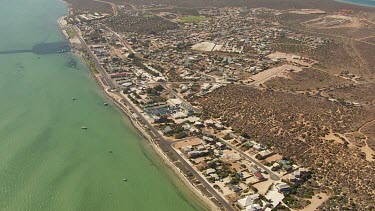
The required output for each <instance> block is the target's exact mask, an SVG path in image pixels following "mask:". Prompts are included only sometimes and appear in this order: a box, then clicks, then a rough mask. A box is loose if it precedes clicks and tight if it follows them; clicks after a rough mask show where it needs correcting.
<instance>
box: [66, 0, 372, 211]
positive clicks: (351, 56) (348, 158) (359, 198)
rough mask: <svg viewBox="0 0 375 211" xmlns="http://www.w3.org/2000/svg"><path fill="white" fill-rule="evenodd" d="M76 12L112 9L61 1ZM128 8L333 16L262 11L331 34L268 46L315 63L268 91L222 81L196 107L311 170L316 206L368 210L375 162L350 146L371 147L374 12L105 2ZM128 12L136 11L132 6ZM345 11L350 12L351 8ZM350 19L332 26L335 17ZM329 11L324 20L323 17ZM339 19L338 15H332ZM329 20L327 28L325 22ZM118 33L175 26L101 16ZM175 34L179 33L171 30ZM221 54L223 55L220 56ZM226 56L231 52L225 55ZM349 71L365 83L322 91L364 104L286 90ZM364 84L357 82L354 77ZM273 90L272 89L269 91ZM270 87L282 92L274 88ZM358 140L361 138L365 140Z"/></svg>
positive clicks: (323, 0) (337, 80)
mask: <svg viewBox="0 0 375 211" xmlns="http://www.w3.org/2000/svg"><path fill="white" fill-rule="evenodd" d="M67 1H68V2H69V3H71V5H72V6H73V8H74V9H75V10H81V11H85V10H89V11H95V12H104V13H109V14H110V13H111V11H112V10H111V7H110V5H109V4H105V3H100V2H95V1H94V0H67ZM107 1H109V2H114V3H119V4H122V5H125V6H127V7H129V6H130V5H129V4H128V3H130V4H133V5H135V6H136V8H138V9H141V8H143V7H142V6H141V5H143V4H146V5H150V4H152V3H153V4H162V5H159V6H158V8H154V9H150V10H148V9H146V10H147V11H149V12H151V11H152V12H154V13H158V12H160V11H167V12H173V13H176V14H184V15H198V12H197V11H198V10H197V8H199V7H206V8H207V7H212V6H215V7H226V6H247V7H249V8H258V7H268V8H273V9H291V8H295V9H305V8H315V9H322V10H325V11H327V12H328V13H331V14H319V15H318V14H309V15H306V14H304V15H301V14H294V13H293V14H292V13H283V14H281V15H275V13H269V14H267V13H264V14H260V15H259V16H258V17H257V18H264V19H265V20H269V21H274V22H278V23H280V25H279V26H280V28H284V29H288V30H290V31H292V32H294V33H296V34H303V35H311V36H319V37H323V38H329V39H330V42H329V43H327V44H324V45H323V46H320V47H317V48H315V49H314V48H310V47H309V46H306V45H305V44H302V43H303V42H298V41H296V40H287V39H280V42H279V43H275V44H273V46H272V48H273V50H276V51H281V52H288V53H292V54H297V55H300V56H303V57H308V58H310V59H313V60H317V61H318V63H317V64H315V65H314V66H313V67H311V68H308V69H304V70H303V71H301V72H298V73H289V74H288V77H287V78H281V77H277V78H273V79H271V80H269V81H267V82H266V83H265V84H264V85H265V86H266V87H267V88H268V90H259V89H255V88H251V87H247V86H242V85H228V86H227V87H224V88H220V89H218V90H216V91H214V92H213V93H211V94H209V95H207V96H206V97H203V98H200V99H199V100H198V102H197V103H198V104H200V105H201V106H202V107H203V116H205V117H214V118H221V120H222V121H223V122H224V123H226V124H227V125H230V126H232V127H233V128H234V129H235V130H236V131H238V132H247V133H249V134H252V136H253V138H254V140H256V141H259V142H261V143H262V144H264V145H266V146H268V147H270V148H272V149H273V150H274V151H276V152H278V153H280V154H281V155H283V156H285V157H287V158H290V159H293V160H294V161H296V162H297V163H298V164H299V165H302V166H305V167H308V168H310V169H311V170H312V172H313V173H314V175H313V176H314V178H315V179H313V180H312V181H311V183H310V184H309V185H310V186H312V187H315V188H316V190H317V191H319V190H321V189H323V190H326V191H328V192H329V193H330V194H332V197H331V198H330V199H329V200H328V201H327V202H326V203H325V204H323V206H321V207H320V208H321V209H324V210H331V209H338V210H343V209H345V208H350V209H352V210H374V209H375V208H374V202H373V201H374V200H373V199H374V198H375V192H374V189H375V180H374V178H373V175H375V165H374V162H372V163H370V162H369V161H367V160H366V159H365V158H366V156H365V155H364V154H363V152H361V151H360V150H359V149H358V148H356V147H352V144H358V145H361V146H363V145H365V144H367V145H368V146H369V147H370V148H372V149H373V150H375V122H374V119H375V108H374V104H375V94H374V93H375V85H374V83H373V82H371V81H374V79H375V53H374V52H375V31H374V28H375V9H372V8H366V7H361V6H354V5H348V4H343V3H338V2H334V1H327V0H317V1H315V0H291V1H280V0H250V1H249V0H235V1H228V0H217V1H214V0H189V1H182V0H181V1H175V0H128V1H121V0H107ZM133 9H134V8H133ZM349 10H350V11H349ZM341 13H343V14H346V15H347V16H348V17H354V18H353V19H351V20H347V19H345V20H343V21H342V25H340V24H336V23H334V22H335V21H336V20H335V17H337V16H332V14H335V15H341ZM327 15H329V17H327ZM338 17H339V16H338ZM327 22H331V23H328V25H327V24H326V23H327ZM103 23H105V24H106V25H108V26H110V27H111V28H113V29H114V30H116V31H117V32H127V33H138V34H160V33H164V32H166V31H168V30H176V29H179V28H180V29H181V24H180V25H179V24H176V23H174V22H170V21H168V20H165V19H164V18H161V17H157V16H153V15H150V14H147V15H144V16H142V15H140V16H129V15H126V14H123V13H122V11H120V15H119V16H117V17H112V18H109V19H107V20H104V22H103ZM176 31H178V30H176ZM225 55H226V54H225ZM228 55H230V54H228ZM343 71H348V72H350V73H352V74H355V75H356V76H360V77H361V80H362V79H363V80H367V81H370V83H365V84H359V83H358V84H356V85H355V86H342V87H341V88H334V89H332V90H326V91H327V92H324V94H326V95H327V96H329V97H332V98H335V99H340V101H344V100H348V101H352V102H359V103H362V104H366V106H363V107H350V106H345V105H342V104H339V103H335V102H330V101H328V100H326V99H324V98H317V97H316V98H315V97H308V96H306V95H302V94H291V93H290V91H308V90H315V89H317V88H319V89H321V88H327V87H335V86H337V85H343V84H348V83H353V81H350V80H347V79H344V78H342V77H339V76H336V75H338V74H340V73H341V72H343ZM168 76H169V79H170V80H171V81H182V79H181V78H180V76H179V74H177V71H175V70H170V71H169V75H168ZM360 82H363V81H360ZM270 89H271V90H270ZM272 89H278V90H288V92H283V91H280V92H279V91H272ZM330 132H334V133H339V134H350V135H347V137H349V138H351V137H352V138H353V140H351V141H350V143H349V142H347V141H346V140H345V139H341V142H342V143H341V142H335V141H333V142H332V141H327V140H325V139H324V138H323V137H325V136H326V135H327V134H329V133H330ZM363 137H366V139H364V138H363Z"/></svg>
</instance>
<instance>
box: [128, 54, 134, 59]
mask: <svg viewBox="0 0 375 211" xmlns="http://www.w3.org/2000/svg"><path fill="white" fill-rule="evenodd" d="M135 57H136V56H135V54H134V53H130V54H129V55H128V58H129V59H135Z"/></svg>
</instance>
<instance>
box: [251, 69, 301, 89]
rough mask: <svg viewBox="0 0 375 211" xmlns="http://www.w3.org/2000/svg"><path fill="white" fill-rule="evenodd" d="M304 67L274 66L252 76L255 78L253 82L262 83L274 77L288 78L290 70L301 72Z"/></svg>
mask: <svg viewBox="0 0 375 211" xmlns="http://www.w3.org/2000/svg"><path fill="white" fill-rule="evenodd" d="M301 71H302V68H301V67H297V66H294V65H289V64H285V65H281V66H278V67H274V68H271V69H268V70H265V71H263V72H260V73H258V74H256V75H254V76H252V77H251V79H252V80H254V82H253V84H254V85H260V84H263V83H265V82H266V81H268V80H270V79H272V78H274V77H285V78H288V77H289V76H288V73H290V72H301Z"/></svg>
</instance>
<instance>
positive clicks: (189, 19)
mask: <svg viewBox="0 0 375 211" xmlns="http://www.w3.org/2000/svg"><path fill="white" fill-rule="evenodd" d="M206 20H209V18H206V17H203V16H184V17H181V20H180V21H181V22H183V23H194V22H201V21H206Z"/></svg>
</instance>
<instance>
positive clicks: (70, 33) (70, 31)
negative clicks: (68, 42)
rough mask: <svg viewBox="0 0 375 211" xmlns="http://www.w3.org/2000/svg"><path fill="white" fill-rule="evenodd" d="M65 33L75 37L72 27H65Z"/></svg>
mask: <svg viewBox="0 0 375 211" xmlns="http://www.w3.org/2000/svg"><path fill="white" fill-rule="evenodd" d="M66 33H67V34H68V36H69V37H70V38H72V37H75V32H74V31H73V30H72V29H67V30H66Z"/></svg>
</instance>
